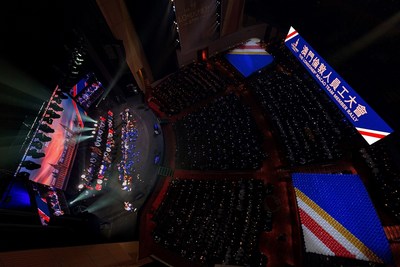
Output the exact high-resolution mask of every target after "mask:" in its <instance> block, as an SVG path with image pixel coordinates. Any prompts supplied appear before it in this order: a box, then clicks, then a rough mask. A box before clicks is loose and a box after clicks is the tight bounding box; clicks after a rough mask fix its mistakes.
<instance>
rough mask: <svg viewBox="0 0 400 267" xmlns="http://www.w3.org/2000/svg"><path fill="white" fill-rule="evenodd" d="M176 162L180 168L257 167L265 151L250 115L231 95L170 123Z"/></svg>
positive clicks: (220, 168)
mask: <svg viewBox="0 0 400 267" xmlns="http://www.w3.org/2000/svg"><path fill="white" fill-rule="evenodd" d="M174 128H175V132H176V138H177V147H176V153H177V154H176V165H177V168H181V169H196V170H247V169H258V168H260V166H261V163H262V160H263V159H264V158H265V153H264V152H263V151H262V135H261V133H260V132H259V131H258V129H257V126H256V124H255V122H254V120H253V118H252V116H251V114H250V108H248V107H246V106H244V105H243V104H242V103H241V102H240V100H239V99H238V97H236V96H235V95H233V94H230V95H227V96H223V97H219V98H217V99H216V100H214V102H212V103H211V104H209V105H207V106H205V107H202V108H200V109H199V110H197V111H196V112H193V113H191V114H188V115H187V116H185V117H184V118H183V119H181V120H179V121H177V122H176V124H175V125H174Z"/></svg>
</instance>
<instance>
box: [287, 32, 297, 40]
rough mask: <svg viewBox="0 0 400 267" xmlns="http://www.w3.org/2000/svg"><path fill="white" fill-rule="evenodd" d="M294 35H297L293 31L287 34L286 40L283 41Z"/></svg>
mask: <svg viewBox="0 0 400 267" xmlns="http://www.w3.org/2000/svg"><path fill="white" fill-rule="evenodd" d="M295 34H297V31H294V32H292V33H290V34H288V35H287V36H286V39H285V40H287V39H289V38H290V37H292V36H293V35H295Z"/></svg>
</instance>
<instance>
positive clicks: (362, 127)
mask: <svg viewBox="0 0 400 267" xmlns="http://www.w3.org/2000/svg"><path fill="white" fill-rule="evenodd" d="M285 44H286V46H287V47H288V48H289V50H290V51H292V53H293V54H294V55H295V56H296V58H297V59H298V60H299V61H300V62H301V63H302V64H303V66H304V67H305V68H306V69H307V71H308V72H309V73H310V74H311V76H312V77H313V78H314V79H315V80H316V81H317V83H318V84H319V85H320V86H321V88H322V89H324V91H325V92H326V93H327V94H328V96H329V97H330V98H331V99H332V101H333V102H334V103H335V104H336V105H337V106H338V107H339V109H340V110H341V111H342V112H343V114H345V115H346V117H347V118H348V119H349V120H350V122H351V123H352V124H353V125H354V127H356V129H357V131H358V132H359V133H360V134H361V135H362V137H364V139H365V140H366V141H367V142H368V144H370V145H371V144H373V143H375V142H376V141H379V140H380V139H382V138H384V137H385V136H387V135H389V134H390V133H392V132H393V130H392V129H391V128H390V126H389V125H387V124H386V122H385V121H384V120H382V118H381V117H379V115H378V114H377V113H376V112H375V111H374V110H373V109H372V108H371V107H370V106H369V105H368V104H367V103H366V102H365V101H364V100H363V99H362V98H361V97H360V96H359V95H358V94H357V93H356V91H354V89H353V88H351V87H350V85H348V84H347V83H346V81H345V80H344V79H343V78H342V77H340V76H339V74H337V73H336V72H335V70H334V69H333V68H332V67H331V66H329V65H328V63H326V61H325V60H324V59H323V58H322V57H320V55H318V53H317V52H316V51H315V50H314V49H313V48H312V47H311V46H310V45H309V44H308V43H307V42H306V41H305V40H304V39H303V38H302V37H301V36H300V35H299V34H298V32H297V31H296V30H295V29H294V28H293V27H291V28H290V30H289V33H288V35H287V36H286V39H285Z"/></svg>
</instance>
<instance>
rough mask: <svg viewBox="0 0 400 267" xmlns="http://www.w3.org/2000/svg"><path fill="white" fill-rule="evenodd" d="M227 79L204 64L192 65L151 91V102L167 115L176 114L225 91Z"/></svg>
mask: <svg viewBox="0 0 400 267" xmlns="http://www.w3.org/2000/svg"><path fill="white" fill-rule="evenodd" d="M226 85H227V79H226V78H225V77H224V76H223V75H221V74H220V73H218V72H217V71H214V70H213V69H210V68H209V67H208V66H207V65H206V64H205V63H193V64H191V65H189V66H187V67H185V68H182V69H181V70H179V71H178V72H176V73H174V74H172V75H170V76H169V77H168V78H166V79H165V80H164V81H162V82H161V84H159V85H158V86H156V87H155V88H154V90H153V93H152V96H153V101H155V103H156V104H158V105H159V106H160V110H161V111H163V112H165V113H167V114H170V115H171V114H177V113H179V112H180V111H182V110H183V109H185V108H187V107H189V106H191V105H193V104H194V103H198V102H199V101H201V100H203V99H205V98H207V97H209V96H212V95H214V94H215V93H217V92H220V91H223V90H225V88H226Z"/></svg>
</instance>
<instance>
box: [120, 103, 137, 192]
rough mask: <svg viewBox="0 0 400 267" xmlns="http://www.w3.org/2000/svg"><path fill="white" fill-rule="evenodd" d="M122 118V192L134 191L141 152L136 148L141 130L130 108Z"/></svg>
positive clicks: (121, 114) (122, 114)
mask: <svg viewBox="0 0 400 267" xmlns="http://www.w3.org/2000/svg"><path fill="white" fill-rule="evenodd" d="M120 117H121V122H122V127H121V159H120V162H119V163H118V164H117V169H118V179H119V181H120V182H121V186H122V187H121V189H122V190H124V191H132V187H133V181H134V180H136V177H134V176H135V173H136V167H137V165H138V163H139V156H140V151H138V150H137V148H136V145H137V139H138V136H139V129H138V127H137V125H136V119H135V117H134V116H133V114H132V111H131V110H129V108H127V109H125V110H124V111H122V112H121V113H120Z"/></svg>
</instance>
